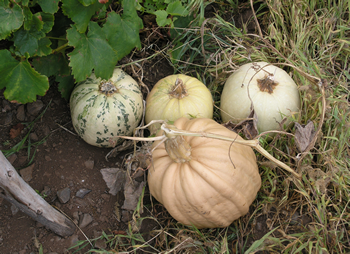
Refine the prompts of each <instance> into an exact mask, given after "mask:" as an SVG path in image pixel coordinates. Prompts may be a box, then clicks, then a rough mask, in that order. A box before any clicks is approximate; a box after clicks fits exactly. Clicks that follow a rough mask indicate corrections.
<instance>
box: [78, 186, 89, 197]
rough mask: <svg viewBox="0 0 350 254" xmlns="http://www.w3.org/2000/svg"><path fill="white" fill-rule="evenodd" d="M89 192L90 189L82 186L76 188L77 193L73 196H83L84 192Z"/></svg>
mask: <svg viewBox="0 0 350 254" xmlns="http://www.w3.org/2000/svg"><path fill="white" fill-rule="evenodd" d="M90 192H91V190H89V189H85V188H83V189H80V190H78V191H77V193H76V194H75V196H76V197H78V198H83V197H85V195H86V194H88V193H90Z"/></svg>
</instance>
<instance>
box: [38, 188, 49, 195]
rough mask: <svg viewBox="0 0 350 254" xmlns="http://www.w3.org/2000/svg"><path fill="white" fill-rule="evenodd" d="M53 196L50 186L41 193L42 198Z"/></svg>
mask: <svg viewBox="0 0 350 254" xmlns="http://www.w3.org/2000/svg"><path fill="white" fill-rule="evenodd" d="M50 194H51V189H50V187H48V186H44V189H43V190H42V192H41V193H40V195H42V196H49V195H50Z"/></svg>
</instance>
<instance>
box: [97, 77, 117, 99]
mask: <svg viewBox="0 0 350 254" xmlns="http://www.w3.org/2000/svg"><path fill="white" fill-rule="evenodd" d="M100 92H101V93H103V94H105V95H106V96H111V95H113V94H115V93H117V92H118V88H116V86H115V85H114V82H113V81H112V80H108V81H106V80H102V81H101V84H100Z"/></svg>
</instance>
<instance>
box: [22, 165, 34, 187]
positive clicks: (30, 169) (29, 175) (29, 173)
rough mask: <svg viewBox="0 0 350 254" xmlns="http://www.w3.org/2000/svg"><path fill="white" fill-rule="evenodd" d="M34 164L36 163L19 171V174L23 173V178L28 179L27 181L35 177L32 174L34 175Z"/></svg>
mask: <svg viewBox="0 0 350 254" xmlns="http://www.w3.org/2000/svg"><path fill="white" fill-rule="evenodd" d="M34 166H35V163H33V164H32V165H30V166H29V167H26V168H23V169H21V170H20V171H19V174H20V175H21V177H22V178H23V180H24V181H26V182H27V183H28V182H30V181H31V180H32V178H33V176H32V175H33V169H34Z"/></svg>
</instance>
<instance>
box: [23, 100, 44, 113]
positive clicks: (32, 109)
mask: <svg viewBox="0 0 350 254" xmlns="http://www.w3.org/2000/svg"><path fill="white" fill-rule="evenodd" d="M43 107H44V103H43V102H42V101H41V100H37V101H34V102H32V103H28V104H27V112H28V114H29V115H32V116H37V115H39V113H40V111H41V109H42V108H43Z"/></svg>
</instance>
